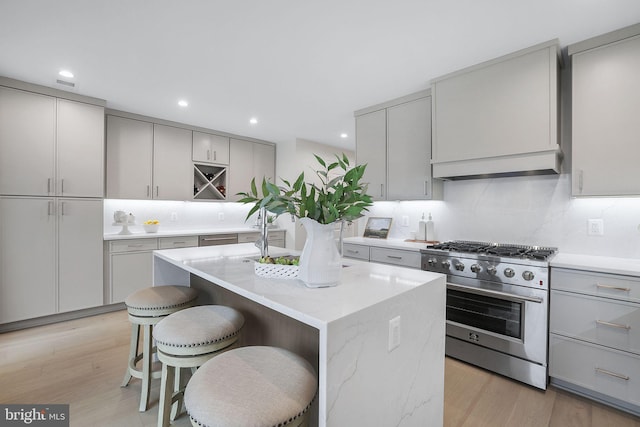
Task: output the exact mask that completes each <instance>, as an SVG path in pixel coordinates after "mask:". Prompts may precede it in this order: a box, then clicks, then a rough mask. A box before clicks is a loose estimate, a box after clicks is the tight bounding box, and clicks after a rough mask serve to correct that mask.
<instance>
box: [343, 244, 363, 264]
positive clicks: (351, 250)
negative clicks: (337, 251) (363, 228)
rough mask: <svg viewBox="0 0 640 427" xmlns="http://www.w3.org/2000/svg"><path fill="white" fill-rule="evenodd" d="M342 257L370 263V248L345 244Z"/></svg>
mask: <svg viewBox="0 0 640 427" xmlns="http://www.w3.org/2000/svg"><path fill="white" fill-rule="evenodd" d="M342 256H344V257H346V258H356V259H363V260H365V261H369V246H365V245H356V244H353V243H343V244H342Z"/></svg>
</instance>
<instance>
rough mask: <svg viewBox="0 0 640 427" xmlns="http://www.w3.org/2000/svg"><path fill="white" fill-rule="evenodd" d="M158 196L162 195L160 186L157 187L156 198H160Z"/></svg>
mask: <svg viewBox="0 0 640 427" xmlns="http://www.w3.org/2000/svg"><path fill="white" fill-rule="evenodd" d="M158 194H160V186H159V185H156V197H158Z"/></svg>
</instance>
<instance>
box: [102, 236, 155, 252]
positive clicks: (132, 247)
mask: <svg viewBox="0 0 640 427" xmlns="http://www.w3.org/2000/svg"><path fill="white" fill-rule="evenodd" d="M156 249H158V239H156V238H153V239H130V240H129V239H127V240H113V241H111V242H110V243H109V252H111V253H116V252H139V251H153V250H156Z"/></svg>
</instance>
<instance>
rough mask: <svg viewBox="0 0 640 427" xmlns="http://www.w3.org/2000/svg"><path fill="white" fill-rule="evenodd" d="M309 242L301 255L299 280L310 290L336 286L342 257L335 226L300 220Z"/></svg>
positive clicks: (305, 244)
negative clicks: (334, 232) (337, 243)
mask: <svg viewBox="0 0 640 427" xmlns="http://www.w3.org/2000/svg"><path fill="white" fill-rule="evenodd" d="M300 222H301V223H302V225H303V226H304V228H305V230H306V231H307V240H306V242H305V243H304V248H303V249H302V253H301V254H300V262H299V271H298V279H300V280H302V281H303V282H304V284H305V285H307V286H308V287H310V288H320V287H326V286H335V285H337V284H338V282H340V273H341V272H342V257H341V256H340V252H338V247H337V246H336V241H335V238H334V237H333V231H334V228H335V227H334V224H320V223H319V222H318V221H315V220H313V219H310V218H300Z"/></svg>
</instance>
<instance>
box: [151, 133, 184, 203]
mask: <svg viewBox="0 0 640 427" xmlns="http://www.w3.org/2000/svg"><path fill="white" fill-rule="evenodd" d="M153 198H154V199H159V200H192V199H193V165H192V163H191V131H190V130H187V129H181V128H177V127H172V126H165V125H159V124H154V125H153Z"/></svg>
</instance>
